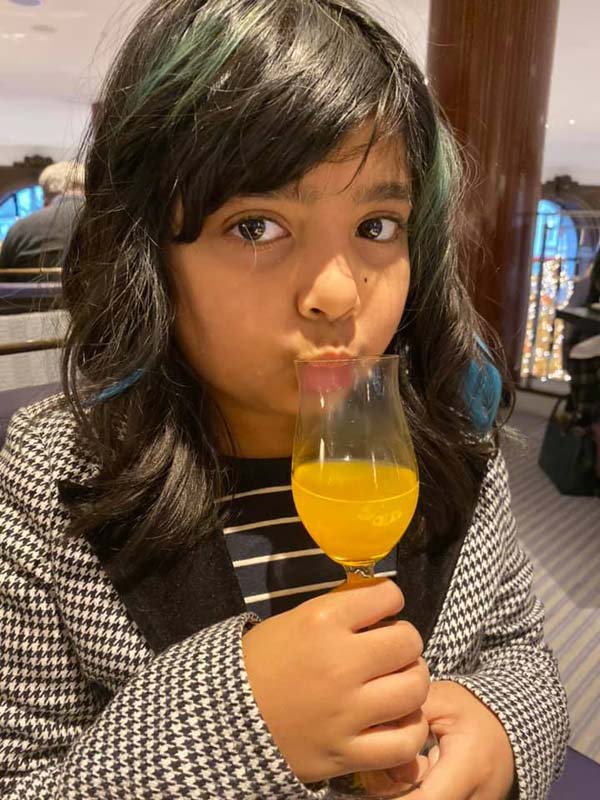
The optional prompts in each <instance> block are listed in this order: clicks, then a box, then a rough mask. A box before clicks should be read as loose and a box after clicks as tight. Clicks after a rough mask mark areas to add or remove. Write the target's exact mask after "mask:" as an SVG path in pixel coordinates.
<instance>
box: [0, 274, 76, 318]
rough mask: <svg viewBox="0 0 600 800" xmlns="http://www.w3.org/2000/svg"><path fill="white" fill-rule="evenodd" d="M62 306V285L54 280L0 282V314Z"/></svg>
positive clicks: (20, 312)
mask: <svg viewBox="0 0 600 800" xmlns="http://www.w3.org/2000/svg"><path fill="white" fill-rule="evenodd" d="M61 307H62V286H61V284H60V283H58V282H56V281H54V282H52V281H44V282H42V281H28V282H23V283H0V315H3V314H22V313H24V312H28V311H47V310H50V309H55V308H61Z"/></svg>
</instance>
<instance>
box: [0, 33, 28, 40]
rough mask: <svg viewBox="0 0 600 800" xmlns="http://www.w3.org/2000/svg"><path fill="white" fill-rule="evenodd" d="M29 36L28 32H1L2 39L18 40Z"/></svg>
mask: <svg viewBox="0 0 600 800" xmlns="http://www.w3.org/2000/svg"><path fill="white" fill-rule="evenodd" d="M26 36H27V34H26V33H1V34H0V37H1V38H2V39H8V40H9V41H10V42H18V41H20V40H21V39H24V38H25V37H26Z"/></svg>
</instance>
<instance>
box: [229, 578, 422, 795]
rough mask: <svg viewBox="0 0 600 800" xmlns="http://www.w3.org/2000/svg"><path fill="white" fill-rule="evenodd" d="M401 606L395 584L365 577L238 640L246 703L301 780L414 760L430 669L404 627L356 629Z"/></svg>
mask: <svg viewBox="0 0 600 800" xmlns="http://www.w3.org/2000/svg"><path fill="white" fill-rule="evenodd" d="M403 605H404V598H403V596H402V592H401V591H400V589H398V587H397V586H396V585H395V584H394V583H392V582H391V581H389V580H379V581H373V582H369V583H368V584H363V585H360V586H358V587H357V588H356V589H351V590H348V591H344V592H339V593H332V594H327V595H323V596H321V597H317V598H315V599H313V600H309V601H307V602H306V603H302V605H299V606H297V607H296V608H295V609H293V610H292V611H288V612H286V613H284V614H279V615H277V616H274V617H271V618H270V619H268V620H265V621H264V622H261V623H259V624H258V625H256V626H255V627H254V628H252V629H251V630H249V631H248V632H247V633H246V634H245V636H244V638H243V653H244V659H245V663H246V670H247V673H248V679H249V681H250V686H251V687H252V691H253V693H254V697H255V699H256V702H257V704H258V707H259V709H260V711H261V713H262V715H263V718H264V720H265V722H266V724H267V726H268V727H269V730H270V731H271V734H272V735H273V738H274V740H275V743H276V744H277V746H278V747H279V749H280V751H281V752H282V754H283V756H284V757H285V759H286V760H287V762H288V764H289V765H290V767H291V769H292V770H293V771H294V772H295V774H296V775H297V776H298V778H299V779H300V780H301V781H304V782H305V783H310V782H313V781H320V780H323V779H325V778H331V777H334V776H336V775H344V774H346V773H349V772H356V771H360V770H378V769H384V768H386V767H392V766H394V765H398V764H405V763H407V762H412V761H413V760H414V759H415V757H416V755H417V754H418V752H419V750H420V749H421V747H422V746H423V744H424V742H425V740H426V739H427V733H428V726H427V723H426V722H425V719H424V717H423V714H422V712H421V706H422V705H423V703H424V702H425V699H426V697H427V692H428V690H429V672H428V670H427V667H426V666H425V662H424V661H423V660H422V659H421V658H420V656H421V652H422V649H423V642H422V640H421V637H420V635H419V633H418V631H417V630H416V629H415V628H414V627H413V626H412V625H410V624H409V623H408V622H396V623H393V624H391V625H385V626H382V627H379V628H375V629H373V630H364V629H366V628H368V627H369V626H371V625H375V624H376V623H377V622H379V621H381V620H383V619H385V618H386V617H389V616H392V615H395V614H397V613H398V612H399V611H400V610H401V609H402V607H403ZM386 723H390V724H388V725H386ZM375 726H377V727H375Z"/></svg>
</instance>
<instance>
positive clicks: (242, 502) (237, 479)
mask: <svg viewBox="0 0 600 800" xmlns="http://www.w3.org/2000/svg"><path fill="white" fill-rule="evenodd" d="M228 468H229V470H230V472H231V474H232V476H233V477H232V480H233V482H234V484H233V485H234V487H235V488H234V492H233V493H232V494H230V495H227V496H226V497H223V498H221V500H220V502H221V503H225V504H227V510H228V514H227V517H226V523H225V527H224V530H223V532H224V534H225V541H226V543H227V547H228V550H229V554H230V556H231V560H232V561H233V566H234V568H235V571H236V576H237V579H238V582H239V584H240V587H241V590H242V595H243V597H244V599H245V601H246V606H247V607H248V610H249V611H253V612H254V613H256V614H258V615H259V616H260V617H261V618H263V619H266V618H267V617H269V616H271V615H272V614H280V613H282V612H283V611H289V610H290V609H291V608H293V607H294V606H296V605H298V604H299V603H303V602H304V601H305V600H309V599H310V598H311V597H316V596H317V595H320V594H323V593H325V592H328V591H330V590H331V589H333V588H334V587H335V586H337V585H338V584H339V583H340V582H342V581H343V580H344V570H343V568H342V567H341V566H340V565H339V564H336V563H335V562H333V561H332V560H331V559H330V558H328V557H327V556H326V555H325V554H324V553H323V551H322V550H320V549H319V547H317V545H316V544H315V542H314V541H313V539H312V538H311V537H310V535H309V534H308V532H307V531H306V529H305V528H304V526H303V525H302V523H301V522H300V519H299V517H298V515H297V513H296V508H295V506H294V500H293V497H292V487H291V485H290V476H291V459H289V458H260V459H240V458H230V459H228ZM375 572H376V574H377V575H381V576H387V577H392V578H394V577H395V576H396V548H394V549H393V550H392V551H391V553H389V554H388V555H387V556H386V557H385V558H384V559H382V560H381V561H380V562H379V563H378V564H377V566H376V569H375Z"/></svg>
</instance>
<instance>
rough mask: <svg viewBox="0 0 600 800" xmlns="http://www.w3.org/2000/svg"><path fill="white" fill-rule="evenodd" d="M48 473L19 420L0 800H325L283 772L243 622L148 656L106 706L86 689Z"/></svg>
mask: <svg viewBox="0 0 600 800" xmlns="http://www.w3.org/2000/svg"><path fill="white" fill-rule="evenodd" d="M47 463H48V453H47V452H45V450H44V447H43V444H42V442H41V441H40V438H39V436H38V435H37V434H36V430H35V426H32V425H31V423H30V422H29V420H28V419H27V417H26V415H25V414H24V413H19V414H17V415H16V417H15V418H13V421H12V422H11V425H10V428H9V432H8V437H7V442H6V446H5V449H4V450H3V451H2V453H1V454H0V643H1V644H0V647H1V649H0V795H1V796H2V797H3V798H5V800H51V799H52V800H87V799H88V798H94V799H97V798H116V797H118V798H119V799H120V800H130V799H133V798H135V800H139V799H140V798H156V797H181V798H184V797H190V798H200V799H201V800H250V798H265V797H269V798H272V799H273V800H278V798H302V799H303V800H308V799H310V798H317V797H319V796H320V795H319V794H318V793H317V792H311V791H309V790H308V789H307V788H306V787H305V786H303V785H302V784H301V783H300V782H299V781H298V780H297V778H296V777H295V776H294V774H293V773H292V772H291V770H290V769H289V767H288V765H287V764H286V762H285V760H284V758H283V756H282V755H281V753H280V752H279V751H278V749H277V748H276V746H275V744H274V741H273V739H272V737H271V735H270V733H269V731H268V729H267V727H266V725H265V723H264V721H263V719H262V717H261V715H260V712H259V709H258V707H257V706H256V704H255V702H254V698H253V695H252V691H251V689H250V686H249V683H248V680H247V678H246V673H245V670H244V663H243V656H242V650H241V636H242V633H243V631H244V629H245V627H246V626H248V625H250V624H252V621H253V618H252V617H251V615H240V616H239V617H234V618H231V619H229V620H226V621H225V622H222V623H219V624H217V625H214V626H212V627H210V628H206V629H204V630H202V631H200V632H199V633H197V634H195V635H194V636H191V637H190V638H188V639H186V640H185V641H183V642H180V643H178V644H176V645H174V646H173V647H172V648H170V649H169V650H167V651H166V652H164V653H162V654H161V655H160V656H158V657H155V658H152V657H150V658H149V661H148V663H147V664H146V666H144V667H143V668H142V669H140V671H139V672H138V673H137V674H136V675H135V676H134V677H133V678H132V679H131V680H130V681H129V682H128V683H126V684H125V685H124V686H123V687H121V689H120V690H119V691H118V692H117V693H116V694H115V696H114V697H113V698H112V699H111V700H110V701H108V700H107V699H106V698H105V697H104V698H103V697H101V696H100V695H99V693H98V691H97V689H95V687H94V686H93V685H91V684H90V683H89V682H88V681H87V680H86V677H85V675H84V674H83V673H82V670H81V667H80V665H79V663H78V659H77V656H76V653H75V651H74V648H73V646H72V644H71V642H70V640H69V631H68V630H67V629H66V628H65V625H64V623H63V621H62V619H61V612H60V608H59V607H58V606H57V604H56V603H55V599H54V592H53V584H52V567H51V564H52V561H51V557H50V553H51V541H52V530H53V515H52V513H51V510H50V509H51V508H52V504H53V502H55V501H54V500H53V499H52V495H53V491H54V490H53V485H52V480H51V478H50V471H49V469H48V467H47ZM57 535H59V534H57V533H56V532H55V533H54V536H57ZM96 625H100V626H101V625H102V620H90V636H92V635H94V629H95V627H96Z"/></svg>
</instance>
